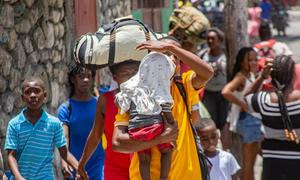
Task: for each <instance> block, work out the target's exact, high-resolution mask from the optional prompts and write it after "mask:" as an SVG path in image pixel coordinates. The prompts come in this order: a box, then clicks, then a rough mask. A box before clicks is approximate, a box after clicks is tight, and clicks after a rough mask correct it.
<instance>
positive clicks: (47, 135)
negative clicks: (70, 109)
mask: <svg viewBox="0 0 300 180" xmlns="http://www.w3.org/2000/svg"><path fill="white" fill-rule="evenodd" d="M46 95H47V92H46V90H45V85H44V83H43V81H42V80H41V79H40V78H38V77H31V78H28V79H26V80H25V81H24V82H23V83H22V100H23V101H24V102H25V104H26V108H25V109H23V110H22V112H21V113H20V114H19V115H17V116H16V117H14V118H13V119H12V120H11V121H10V122H9V124H8V128H7V133H6V134H7V135H6V141H5V149H6V150H7V151H8V165H9V168H10V170H11V172H12V174H13V176H14V179H17V180H21V179H22V180H23V179H43V180H50V179H51V180H52V179H54V171H53V166H52V159H53V148H54V146H56V147H57V148H58V149H59V153H60V156H61V158H63V159H64V160H65V161H66V162H68V163H69V164H70V165H71V166H72V167H73V168H74V169H77V166H78V162H77V161H76V159H75V158H73V156H71V155H70V153H69V152H68V149H67V147H66V139H65V136H64V132H63V128H62V125H61V123H60V121H59V120H58V119H57V118H55V117H53V116H51V115H50V114H48V113H47V112H46V111H44V110H43V109H42V105H43V103H44V100H45V97H46Z"/></svg>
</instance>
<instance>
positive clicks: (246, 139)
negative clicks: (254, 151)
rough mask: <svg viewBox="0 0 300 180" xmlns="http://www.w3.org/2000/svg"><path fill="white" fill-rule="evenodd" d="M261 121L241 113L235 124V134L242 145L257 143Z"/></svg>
mask: <svg viewBox="0 0 300 180" xmlns="http://www.w3.org/2000/svg"><path fill="white" fill-rule="evenodd" d="M260 128H261V120H260V119H258V118H256V117H254V116H252V115H251V114H249V113H246V112H241V113H240V118H239V121H238V123H237V127H236V130H237V133H238V134H239V135H240V136H241V137H242V141H243V143H253V142H259V140H260V137H261V130H260Z"/></svg>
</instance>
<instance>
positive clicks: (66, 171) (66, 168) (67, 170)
mask: <svg viewBox="0 0 300 180" xmlns="http://www.w3.org/2000/svg"><path fill="white" fill-rule="evenodd" d="M61 169H62V170H61V171H62V174H63V176H64V178H66V179H67V178H70V177H72V176H73V175H72V172H73V168H72V167H71V166H70V165H68V164H67V163H65V162H62V163H61Z"/></svg>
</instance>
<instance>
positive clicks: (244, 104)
mask: <svg viewBox="0 0 300 180" xmlns="http://www.w3.org/2000/svg"><path fill="white" fill-rule="evenodd" d="M241 111H242V112H249V111H250V110H249V107H248V105H247V103H245V102H243V103H242V104H241Z"/></svg>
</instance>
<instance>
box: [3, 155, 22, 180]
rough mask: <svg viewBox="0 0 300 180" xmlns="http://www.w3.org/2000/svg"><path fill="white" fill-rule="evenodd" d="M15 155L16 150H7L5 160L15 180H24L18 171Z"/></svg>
mask: <svg viewBox="0 0 300 180" xmlns="http://www.w3.org/2000/svg"><path fill="white" fill-rule="evenodd" d="M16 154H17V151H16V150H8V158H7V159H8V166H9V169H10V170H11V172H12V174H13V176H14V177H15V179H16V180H23V179H25V178H24V177H22V175H21V173H20V171H19V167H18V162H17V159H16Z"/></svg>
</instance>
